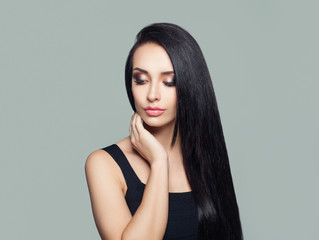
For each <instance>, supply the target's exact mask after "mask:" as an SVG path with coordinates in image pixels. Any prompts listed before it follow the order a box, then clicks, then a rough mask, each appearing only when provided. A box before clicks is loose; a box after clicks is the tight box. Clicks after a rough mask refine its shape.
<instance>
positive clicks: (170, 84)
mask: <svg viewBox="0 0 319 240" xmlns="http://www.w3.org/2000/svg"><path fill="white" fill-rule="evenodd" d="M133 78H134V82H135V83H136V84H138V85H143V84H145V82H146V81H145V80H141V79H139V78H137V77H133ZM164 84H165V85H166V86H168V87H173V86H176V83H175V78H174V80H173V81H172V82H164Z"/></svg>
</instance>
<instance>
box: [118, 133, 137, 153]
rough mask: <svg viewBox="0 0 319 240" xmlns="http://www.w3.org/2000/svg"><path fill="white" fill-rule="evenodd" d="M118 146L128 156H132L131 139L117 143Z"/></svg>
mask: <svg viewBox="0 0 319 240" xmlns="http://www.w3.org/2000/svg"><path fill="white" fill-rule="evenodd" d="M116 145H117V146H118V147H119V148H120V149H121V150H122V152H124V153H126V154H131V153H132V152H133V147H132V143H131V140H130V137H126V138H124V139H122V140H121V141H119V142H117V143H116Z"/></svg>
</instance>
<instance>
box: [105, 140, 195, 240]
mask: <svg viewBox="0 0 319 240" xmlns="http://www.w3.org/2000/svg"><path fill="white" fill-rule="evenodd" d="M102 150H105V151H106V152H108V153H109V154H110V155H111V156H112V158H113V159H114V160H115V162H116V163H117V164H118V165H119V167H120V168H121V170H122V173H123V175H124V178H125V182H126V185H127V191H126V195H125V200H126V203H127V205H128V207H129V209H130V211H131V214H132V216H133V215H134V213H135V212H136V210H137V208H138V206H139V205H140V203H141V201H142V197H143V193H144V188H145V184H144V183H142V182H141V180H140V179H139V178H138V177H137V175H136V174H135V172H134V170H133V168H132V167H131V165H130V163H129V161H128V160H127V158H126V156H125V155H124V153H123V152H122V150H121V149H120V148H119V147H118V146H117V145H116V144H113V145H110V146H108V147H105V148H102ZM197 226H198V212H197V207H196V204H195V201H194V199H193V195H192V192H181V193H169V210H168V221H167V227H166V231H165V235H164V238H163V239H164V240H171V239H176V240H177V239H183V240H188V239H189V240H192V239H198V237H197Z"/></svg>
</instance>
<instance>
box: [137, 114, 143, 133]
mask: <svg viewBox="0 0 319 240" xmlns="http://www.w3.org/2000/svg"><path fill="white" fill-rule="evenodd" d="M136 130H137V132H138V134H141V132H142V131H143V130H145V128H144V126H143V124H142V118H141V116H140V115H137V117H136Z"/></svg>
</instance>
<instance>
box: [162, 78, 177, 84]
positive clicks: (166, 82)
mask: <svg viewBox="0 0 319 240" xmlns="http://www.w3.org/2000/svg"><path fill="white" fill-rule="evenodd" d="M164 84H165V85H166V86H176V81H175V77H172V78H169V79H167V80H165V81H164Z"/></svg>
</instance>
